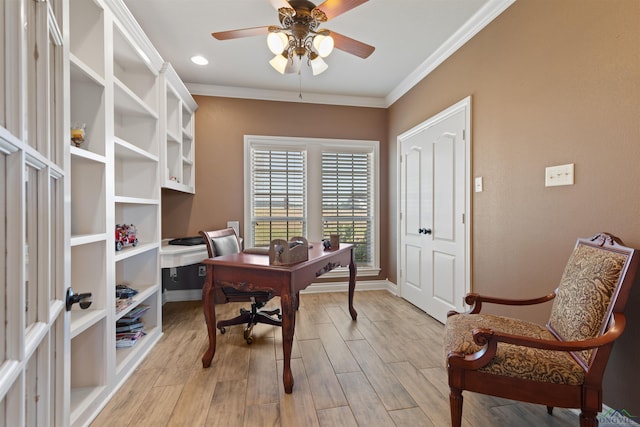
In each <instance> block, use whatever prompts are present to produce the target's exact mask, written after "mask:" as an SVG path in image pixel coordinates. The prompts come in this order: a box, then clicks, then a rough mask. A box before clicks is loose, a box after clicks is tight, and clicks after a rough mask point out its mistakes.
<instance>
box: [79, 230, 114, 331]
mask: <svg viewBox="0 0 640 427" xmlns="http://www.w3.org/2000/svg"><path fill="white" fill-rule="evenodd" d="M106 243H107V241H106V240H102V241H96V242H93V243H89V244H84V245H76V246H72V247H71V287H72V288H73V292H74V293H76V294H80V293H84V292H91V294H92V295H93V302H92V304H91V306H90V307H89V308H88V309H86V310H81V309H80V307H79V306H78V304H74V305H73V307H72V309H71V312H72V313H74V312H75V311H76V310H77V311H82V312H86V313H89V312H90V311H91V310H105V308H106V300H107V299H108V298H107V295H106V286H107V282H106V277H107V265H106ZM78 317H80V316H78ZM72 328H73V325H72Z"/></svg>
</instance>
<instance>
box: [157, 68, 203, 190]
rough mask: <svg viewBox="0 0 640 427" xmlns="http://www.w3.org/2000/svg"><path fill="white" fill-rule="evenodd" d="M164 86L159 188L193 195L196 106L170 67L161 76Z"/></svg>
mask: <svg viewBox="0 0 640 427" xmlns="http://www.w3.org/2000/svg"><path fill="white" fill-rule="evenodd" d="M162 77H163V86H164V96H165V98H164V102H163V115H162V116H163V118H164V119H165V120H163V124H164V127H163V132H162V135H163V137H164V143H163V144H162V153H161V157H162V165H163V169H162V174H163V181H162V186H163V187H165V188H169V189H172V190H177V191H182V192H185V193H195V164H194V160H195V139H194V126H195V116H194V115H195V111H196V109H197V108H198V106H197V104H196V103H195V101H194V100H193V98H192V97H191V94H189V91H188V90H187V88H186V87H185V85H184V84H183V83H182V81H181V80H180V78H179V77H178V75H177V74H176V72H175V70H174V69H173V67H172V66H171V64H169V63H166V64H165V66H164V69H163V73H162Z"/></svg>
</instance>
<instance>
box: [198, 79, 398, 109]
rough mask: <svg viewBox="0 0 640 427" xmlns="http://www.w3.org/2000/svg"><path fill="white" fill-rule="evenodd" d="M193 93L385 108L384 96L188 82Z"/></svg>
mask: <svg viewBox="0 0 640 427" xmlns="http://www.w3.org/2000/svg"><path fill="white" fill-rule="evenodd" d="M186 86H187V89H189V92H191V94H192V95H207V96H219V97H223V98H244V99H256V100H264V101H281V102H297V103H303V104H304V103H306V104H328V105H344V106H351V107H372V108H385V107H386V105H385V102H384V98H373V97H364V96H344V95H332V94H322V93H307V92H302V94H300V92H293V91H281V90H267V89H255V88H246V87H234V86H217V85H206V84H198V83H186Z"/></svg>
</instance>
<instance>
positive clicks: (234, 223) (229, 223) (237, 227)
mask: <svg viewBox="0 0 640 427" xmlns="http://www.w3.org/2000/svg"><path fill="white" fill-rule="evenodd" d="M227 227H229V228H233V229H234V230H236V234H237V235H238V236H240V221H227Z"/></svg>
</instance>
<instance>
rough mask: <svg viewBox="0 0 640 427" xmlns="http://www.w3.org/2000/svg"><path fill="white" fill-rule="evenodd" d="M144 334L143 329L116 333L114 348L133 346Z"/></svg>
mask: <svg viewBox="0 0 640 427" xmlns="http://www.w3.org/2000/svg"><path fill="white" fill-rule="evenodd" d="M144 335H145V334H144V332H143V331H136V332H123V333H119V334H116V348H125V347H133V346H134V345H136V343H137V342H138V340H139V339H140V338H142V337H143V336H144Z"/></svg>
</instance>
